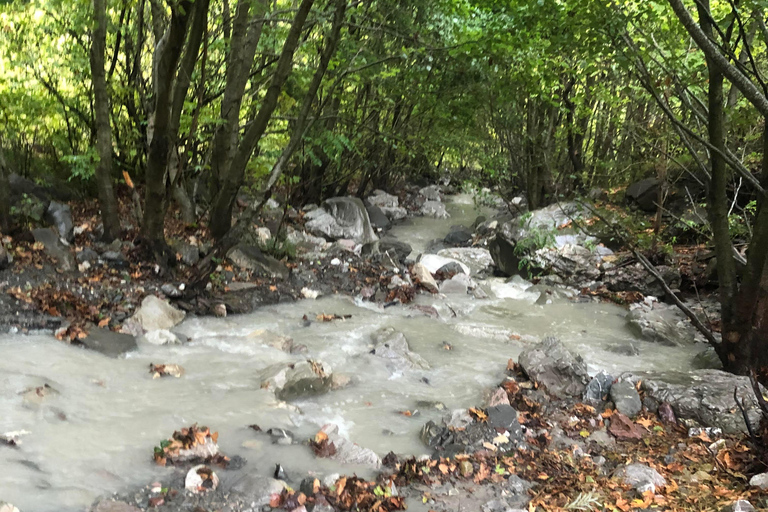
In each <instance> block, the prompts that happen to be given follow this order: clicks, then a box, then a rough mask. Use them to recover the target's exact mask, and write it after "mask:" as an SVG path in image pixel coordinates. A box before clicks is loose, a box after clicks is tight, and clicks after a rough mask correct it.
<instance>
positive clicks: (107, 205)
mask: <svg viewBox="0 0 768 512" xmlns="http://www.w3.org/2000/svg"><path fill="white" fill-rule="evenodd" d="M106 44H107V11H106V0H93V35H92V42H91V56H90V57H91V58H90V60H91V79H92V81H93V97H94V99H93V103H94V110H95V121H96V123H95V124H96V150H97V152H98V154H99V163H98V164H97V165H96V187H97V189H98V195H99V206H100V207H101V222H102V224H103V226H104V234H103V237H104V240H107V241H110V242H111V241H112V240H114V239H115V238H119V237H120V218H119V216H118V213H117V201H116V200H115V190H114V188H113V186H112V127H111V125H110V124H109V110H110V109H109V95H108V94H107V80H106V74H105V71H104V61H105V57H104V53H105V50H106ZM115 51H116V52H117V50H115Z"/></svg>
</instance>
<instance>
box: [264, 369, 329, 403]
mask: <svg viewBox="0 0 768 512" xmlns="http://www.w3.org/2000/svg"><path fill="white" fill-rule="evenodd" d="M332 385H333V371H332V369H331V367H330V365H328V364H327V363H323V362H321V361H312V360H309V359H308V360H306V361H299V362H298V363H292V364H288V365H284V364H278V365H273V366H271V367H269V368H267V369H266V370H265V371H264V374H263V378H262V384H261V387H262V388H264V389H268V390H270V391H274V393H275V396H276V397H277V398H279V399H280V400H286V401H288V400H294V399H296V398H299V397H305V396H313V395H320V394H323V393H325V392H327V391H328V390H329V389H331V386H332Z"/></svg>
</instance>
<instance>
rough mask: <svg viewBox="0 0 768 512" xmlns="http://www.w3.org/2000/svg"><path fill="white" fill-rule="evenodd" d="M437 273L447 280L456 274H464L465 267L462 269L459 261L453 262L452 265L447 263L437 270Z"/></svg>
mask: <svg viewBox="0 0 768 512" xmlns="http://www.w3.org/2000/svg"><path fill="white" fill-rule="evenodd" d="M435 273H436V274H437V273H440V274H442V275H443V276H445V277H447V278H451V277H453V276H455V275H456V274H463V273H464V267H462V266H461V263H459V262H458V261H451V262H450V263H446V264H445V265H443V266H442V267H440V268H439V269H437V272H435Z"/></svg>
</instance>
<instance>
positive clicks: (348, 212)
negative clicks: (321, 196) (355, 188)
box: [305, 197, 378, 244]
mask: <svg viewBox="0 0 768 512" xmlns="http://www.w3.org/2000/svg"><path fill="white" fill-rule="evenodd" d="M305 218H306V219H308V222H307V223H306V224H305V227H306V228H307V230H309V232H310V233H312V234H313V235H316V236H322V237H324V238H326V239H328V240H338V239H340V238H349V239H352V240H354V241H355V242H357V243H359V244H366V243H368V242H372V241H374V240H378V237H377V236H376V233H375V232H374V230H373V227H372V226H371V220H370V218H369V216H368V211H367V210H366V209H365V205H363V202H362V201H361V200H360V199H358V198H356V197H332V198H330V199H326V200H325V201H324V202H323V204H322V206H321V207H320V208H317V209H316V210H313V211H311V212H309V213H307V214H306V216H305Z"/></svg>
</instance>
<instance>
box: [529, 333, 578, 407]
mask: <svg viewBox="0 0 768 512" xmlns="http://www.w3.org/2000/svg"><path fill="white" fill-rule="evenodd" d="M518 362H519V363H520V366H522V368H523V370H524V371H525V373H526V374H527V375H528V376H529V377H530V378H531V379H533V380H535V381H536V382H538V383H539V384H543V385H544V386H546V387H547V391H549V393H550V394H552V395H554V396H557V397H563V396H565V395H569V396H578V397H580V396H581V395H582V394H583V393H584V390H585V389H586V385H587V383H588V382H589V380H590V379H589V375H588V374H587V365H586V363H585V362H584V360H583V359H582V358H581V356H579V355H577V354H574V353H573V352H571V351H570V350H568V349H567V348H565V345H563V343H562V342H561V341H560V340H558V339H557V338H554V337H551V336H549V337H546V338H544V340H543V341H541V342H540V343H538V344H537V345H535V346H533V347H530V348H527V349H526V350H524V351H523V352H522V353H521V354H520V358H519V360H518Z"/></svg>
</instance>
